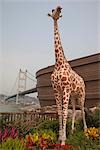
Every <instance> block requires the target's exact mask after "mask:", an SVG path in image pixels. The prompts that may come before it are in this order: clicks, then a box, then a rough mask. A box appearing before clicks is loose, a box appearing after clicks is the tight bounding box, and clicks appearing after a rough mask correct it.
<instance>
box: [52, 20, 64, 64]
mask: <svg viewBox="0 0 100 150" xmlns="http://www.w3.org/2000/svg"><path fill="white" fill-rule="evenodd" d="M54 46H55V61H56V64H57V65H62V63H63V61H64V60H65V56H64V51H63V47H62V44H61V39H60V34H59V30H58V23H57V21H54Z"/></svg>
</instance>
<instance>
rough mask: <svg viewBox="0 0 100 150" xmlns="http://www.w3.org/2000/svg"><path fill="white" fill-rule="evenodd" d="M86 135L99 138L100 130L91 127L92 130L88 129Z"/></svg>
mask: <svg viewBox="0 0 100 150" xmlns="http://www.w3.org/2000/svg"><path fill="white" fill-rule="evenodd" d="M84 134H85V136H86V137H88V138H89V137H90V138H91V137H92V138H97V137H99V135H100V131H99V129H97V128H95V127H90V128H87V129H86V130H85V131H84Z"/></svg>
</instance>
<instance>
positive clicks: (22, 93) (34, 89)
mask: <svg viewBox="0 0 100 150" xmlns="http://www.w3.org/2000/svg"><path fill="white" fill-rule="evenodd" d="M35 92H37V88H36V87H35V88H32V89H29V90H26V91H23V92H20V93H19V95H20V96H22V95H25V94H30V93H35ZM16 96H17V94H14V95H11V96H8V97H7V98H6V99H5V100H8V99H10V98H13V97H16Z"/></svg>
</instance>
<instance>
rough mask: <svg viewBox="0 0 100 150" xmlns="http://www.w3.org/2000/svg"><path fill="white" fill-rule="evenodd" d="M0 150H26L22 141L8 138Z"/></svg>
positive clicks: (0, 145)
mask: <svg viewBox="0 0 100 150" xmlns="http://www.w3.org/2000/svg"><path fill="white" fill-rule="evenodd" d="M0 150H24V147H23V145H22V142H21V140H20V139H18V138H16V139H13V138H8V139H7V140H6V141H4V142H2V143H1V144H0Z"/></svg>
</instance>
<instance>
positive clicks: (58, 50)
mask: <svg viewBox="0 0 100 150" xmlns="http://www.w3.org/2000/svg"><path fill="white" fill-rule="evenodd" d="M61 9H62V8H61V7H60V6H58V7H57V8H56V9H53V10H52V14H48V16H49V17H51V18H52V19H53V21H54V46H55V67H54V71H53V73H52V75H51V83H52V87H53V90H54V96H55V100H56V105H57V112H58V116H59V141H60V142H61V144H62V145H65V140H66V121H67V115H68V105H69V100H71V102H72V106H73V116H72V132H73V130H74V122H75V101H76V99H77V101H78V104H79V106H80V108H81V112H82V117H83V124H84V129H86V128H87V125H86V121H85V111H84V103H85V84H84V80H83V79H82V77H80V76H79V75H78V74H77V73H76V72H75V71H74V70H72V68H71V66H70V64H69V63H68V61H67V60H66V58H65V55H64V51H63V47H62V44H61V40H60V34H59V30H58V23H57V21H58V19H59V18H60V17H62V16H61Z"/></svg>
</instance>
